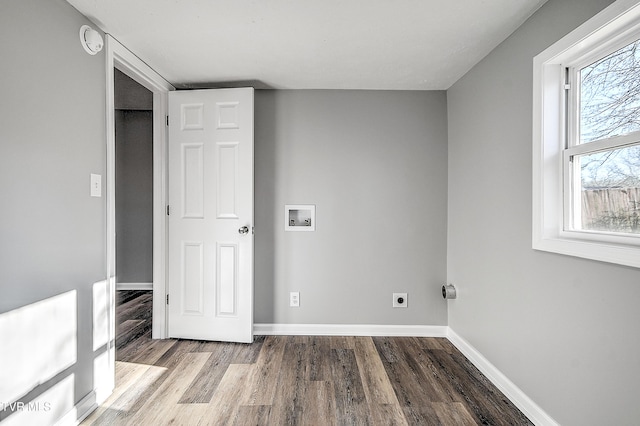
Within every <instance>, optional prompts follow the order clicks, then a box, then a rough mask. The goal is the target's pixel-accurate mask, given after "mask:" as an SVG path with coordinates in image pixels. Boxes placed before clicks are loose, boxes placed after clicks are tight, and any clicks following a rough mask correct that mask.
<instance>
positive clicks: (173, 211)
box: [168, 88, 253, 342]
mask: <svg viewBox="0 0 640 426" xmlns="http://www.w3.org/2000/svg"><path fill="white" fill-rule="evenodd" d="M169 206H170V214H169V273H168V276H169V285H168V287H169V292H168V303H169V306H168V332H169V337H179V338H188V339H202V340H221V341H231V342H252V341H253V89H252V88H242V89H215V90H186V91H177V92H169Z"/></svg>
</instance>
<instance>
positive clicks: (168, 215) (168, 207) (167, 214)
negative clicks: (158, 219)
mask: <svg viewBox="0 0 640 426" xmlns="http://www.w3.org/2000/svg"><path fill="white" fill-rule="evenodd" d="M167 216H169V205H167Z"/></svg>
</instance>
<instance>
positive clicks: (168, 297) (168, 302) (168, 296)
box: [167, 294, 169, 305]
mask: <svg viewBox="0 0 640 426" xmlns="http://www.w3.org/2000/svg"><path fill="white" fill-rule="evenodd" d="M168 304H169V295H168V294H167V305H168Z"/></svg>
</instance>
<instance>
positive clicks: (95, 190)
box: [91, 173, 102, 197]
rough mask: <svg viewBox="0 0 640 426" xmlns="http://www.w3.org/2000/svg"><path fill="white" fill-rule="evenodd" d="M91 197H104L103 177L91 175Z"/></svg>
mask: <svg viewBox="0 0 640 426" xmlns="http://www.w3.org/2000/svg"><path fill="white" fill-rule="evenodd" d="M91 196H92V197H102V175H94V174H93V173H92V174H91Z"/></svg>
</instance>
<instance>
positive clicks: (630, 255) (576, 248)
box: [533, 236, 640, 268]
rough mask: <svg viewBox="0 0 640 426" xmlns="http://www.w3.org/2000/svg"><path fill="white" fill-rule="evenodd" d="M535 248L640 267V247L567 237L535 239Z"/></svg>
mask: <svg viewBox="0 0 640 426" xmlns="http://www.w3.org/2000/svg"><path fill="white" fill-rule="evenodd" d="M533 249H534V250H540V251H547V252H551V253H558V254H564V255H568V256H575V257H581V258H585V259H591V260H598V261H601V262H608V263H615V264H618V265H624V266H631V267H634V268H640V247H636V246H628V245H621V244H613V243H605V242H594V241H588V240H581V239H573V238H566V237H560V236H558V237H543V238H538V239H535V238H534V240H533Z"/></svg>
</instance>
